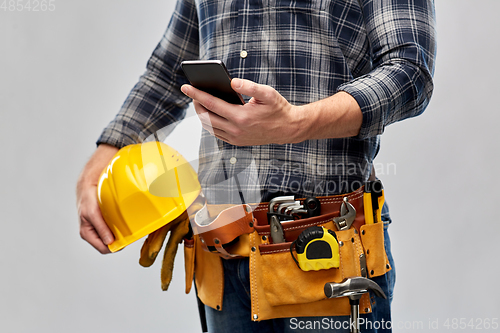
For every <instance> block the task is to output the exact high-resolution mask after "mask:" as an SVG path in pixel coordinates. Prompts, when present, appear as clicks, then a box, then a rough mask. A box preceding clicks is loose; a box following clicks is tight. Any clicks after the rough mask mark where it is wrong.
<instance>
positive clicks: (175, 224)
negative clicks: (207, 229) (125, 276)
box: [139, 212, 189, 290]
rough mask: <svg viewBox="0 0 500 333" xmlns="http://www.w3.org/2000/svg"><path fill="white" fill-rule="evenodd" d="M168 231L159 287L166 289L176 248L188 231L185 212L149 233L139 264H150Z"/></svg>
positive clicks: (147, 265)
mask: <svg viewBox="0 0 500 333" xmlns="http://www.w3.org/2000/svg"><path fill="white" fill-rule="evenodd" d="M169 231H170V237H169V239H168V242H167V245H166V247H165V251H164V254H163V263H162V267H161V289H162V290H167V289H168V286H169V285H170V282H171V281H172V272H173V270H174V259H175V255H176V253H177V248H178V246H179V244H180V243H182V239H183V238H184V236H186V235H187V234H188V232H189V216H188V214H187V212H184V213H182V214H181V215H180V216H179V217H177V218H176V219H175V220H173V221H171V222H169V223H168V224H166V225H165V226H163V227H161V228H160V229H158V230H156V231H155V232H152V233H151V234H149V236H148V237H147V238H146V240H145V241H144V244H143V245H142V248H141V257H140V259H139V264H140V265H141V266H143V267H149V266H151V265H152V264H153V263H154V262H155V260H156V257H157V256H158V253H159V252H160V250H161V248H162V246H163V243H164V242H165V238H166V237H167V234H168V232H169Z"/></svg>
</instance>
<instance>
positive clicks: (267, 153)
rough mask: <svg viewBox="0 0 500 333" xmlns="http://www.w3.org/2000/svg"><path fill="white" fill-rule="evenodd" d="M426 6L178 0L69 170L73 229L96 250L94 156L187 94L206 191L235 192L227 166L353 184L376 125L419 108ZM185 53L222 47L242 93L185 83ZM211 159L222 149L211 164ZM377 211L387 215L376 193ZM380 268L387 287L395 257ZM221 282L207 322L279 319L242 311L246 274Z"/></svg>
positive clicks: (219, 195)
mask: <svg viewBox="0 0 500 333" xmlns="http://www.w3.org/2000/svg"><path fill="white" fill-rule="evenodd" d="M434 19H435V18H434V3H433V1H432V0H316V1H315V0H245V1H243V0H241V1H236V0H225V1H223V0H220V1H218V0H178V2H177V6H176V9H175V12H174V14H173V16H172V18H171V21H170V24H169V26H168V29H167V31H166V33H165V35H164V36H163V38H162V40H161V41H160V43H159V44H158V46H157V47H156V49H155V50H154V52H153V54H152V56H151V58H150V60H149V62H148V64H147V70H146V72H145V73H144V75H143V76H142V77H141V78H140V80H139V82H138V83H137V84H136V86H135V87H134V88H133V90H132V91H131V93H130V95H129V96H128V98H127V99H126V101H125V103H124V105H123V106H122V108H121V110H120V112H119V113H118V114H117V116H116V117H115V119H114V120H113V121H111V123H110V124H109V125H108V126H107V127H106V128H105V129H104V131H103V132H102V134H101V136H100V138H99V139H98V142H97V144H98V148H97V150H96V152H95V154H94V155H93V157H92V158H91V160H90V161H89V163H88V164H87V166H86V167H85V169H84V171H83V172H82V175H81V176H80V179H79V182H78V206H79V215H80V220H81V234H82V237H83V238H84V239H85V240H87V241H88V242H89V243H90V244H92V245H93V246H94V247H95V248H96V249H97V250H99V251H100V252H101V253H107V252H108V249H107V247H106V244H109V243H111V242H112V241H113V236H112V234H111V232H110V231H109V229H108V228H107V227H106V225H105V223H104V221H103V220H102V216H100V214H99V211H98V209H97V211H96V207H98V206H97V201H96V198H95V196H96V195H95V193H96V192H95V186H96V184H97V178H98V176H99V174H100V172H101V170H102V169H103V168H104V166H105V165H106V164H107V163H108V162H109V160H110V159H111V157H112V156H113V155H114V154H115V153H116V151H117V149H118V148H121V147H123V146H125V145H128V144H133V143H138V142H143V141H144V140H145V139H146V138H148V137H151V135H153V134H154V133H155V132H158V133H161V131H160V130H161V129H162V128H165V127H166V126H169V125H171V124H173V123H175V122H177V121H180V120H181V119H182V118H183V117H184V115H185V110H186V108H187V106H188V104H189V103H190V102H192V101H193V103H194V107H195V110H196V112H197V114H198V116H199V118H200V120H201V122H202V125H203V128H204V130H203V133H202V140H201V146H200V165H199V171H198V172H199V179H200V183H201V185H202V187H203V190H204V194H205V195H206V197H207V199H208V202H210V203H241V201H240V198H238V197H236V195H234V196H233V195H231V194H228V193H233V192H235V191H232V188H233V185H234V184H233V183H232V182H231V181H226V182H224V181H223V180H231V179H233V178H234V177H233V176H234V175H238V179H239V180H240V182H239V183H240V184H239V185H240V186H241V190H242V191H243V192H244V193H246V194H248V197H252V198H259V200H260V201H261V202H266V201H269V199H271V198H273V197H275V196H278V195H283V194H296V195H298V196H299V197H309V196H325V195H334V194H340V193H347V192H350V191H353V190H355V189H356V188H358V187H359V186H360V185H361V184H363V183H364V182H365V181H367V180H368V178H369V177H370V175H371V173H372V163H373V159H374V157H375V156H376V154H377V152H378V149H379V136H380V134H382V133H383V131H384V128H385V126H387V125H389V124H391V123H394V122H397V121H400V120H403V119H406V118H410V117H414V116H417V115H419V114H421V113H422V112H423V111H424V109H425V108H426V106H427V105H428V103H429V100H430V97H431V94H432V90H433V82H432V75H433V71H434V60H435V53H436V49H435V48H436V45H435V31H434V24H435V22H434ZM194 59H203V60H209V59H219V60H222V61H223V62H224V63H225V64H226V67H227V68H228V70H229V72H230V74H231V76H232V77H234V78H235V79H233V81H232V87H233V89H234V90H235V91H237V92H239V93H241V94H242V95H244V96H245V99H246V104H245V105H244V106H239V105H231V104H227V103H225V102H223V101H222V100H219V99H216V98H215V97H213V96H210V95H208V94H206V93H204V92H202V91H200V90H197V89H195V88H194V87H192V86H190V85H189V84H188V80H187V79H186V77H185V75H184V73H183V71H182V69H181V67H180V63H181V62H182V61H184V60H194ZM221 161H231V163H226V164H225V165H226V166H227V167H225V168H221ZM233 162H234V163H233ZM249 165H252V166H253V167H252V168H249V167H248V166H249ZM249 170H251V171H249ZM254 176H256V177H254ZM372 176H373V175H372ZM252 201H254V200H252ZM383 212H384V219H385V221H386V222H387V224H388V222H389V221H390V220H389V216H388V210H387V206H384V211H383ZM386 231H387V230H386ZM385 236H386V250H387V252H388V256H389V259H390V261H392V257H391V255H390V246H389V238H388V235H387V232H386V233H385ZM391 265H392V267H393V268H394V265H393V263H392V262H391ZM245 266H248V261H246V263H245V260H242V261H239V260H230V261H228V260H225V262H224V267H225V270H226V272H234V271H237V270H238V269H244V270H246V274H248V267H245ZM225 274H226V276H229V275H230V273H225ZM381 278H382V279H381V280H384V281H378V280H377V282H378V283H379V284H380V285H381V286H382V287H383V288H385V290H384V291H385V292H386V294H388V295H390V296H391V297H392V288H393V283H394V269H393V270H392V271H390V272H388V273H387V274H386V276H383V277H381ZM229 279H230V278H226V280H229ZM228 283H229V282H228V281H226V286H225V294H224V304H225V308H226V309H229V308H231V309H232V310H231V312H229V311H216V310H214V309H211V308H208V307H207V311H208V312H207V316H208V322H209V325H211V327H212V329H213V330H214V331H215V332H225V331H226V330H227V332H246V331H247V330H248V331H249V332H253V331H259V332H267V331H266V329H267V330H269V331H273V325H274V329H275V330H276V327H280V330H281V329H282V330H284V331H286V330H287V329H291V328H290V327H291V326H292V325H290V324H289V322H287V321H286V320H273V321H270V322H269V323H267V322H259V323H257V322H250V315H249V310H248V308H247V307H248V304H247V303H248V302H249V300H248V297H247V295H246V293H245V292H244V290H245V287H244V284H245V283H246V282H245V281H244V279H243V281H240V280H238V281H237V283H242V285H241V287H234V286H233V289H235V290H233V292H234V294H236V295H238V294H239V293H241V294H242V297H234V300H233V301H234V304H232V303H231V301H230V300H229V299H231V297H232V296H231V295H229V290H230V289H231V288H229V287H228V286H227V284H228ZM240 289H241V290H240ZM233 296H234V295H233ZM226 297H227V299H226ZM391 297H389V298H391ZM381 303H382V301H379V300H377V305H376V306H375V307H374V311H373V313H372V314H371V315H372V317H371V319H372V320H379V321H380V320H385V321H388V320H390V310H389V305H390V301H388V302H387V304H381ZM238 309H240V310H241V313H242V314H241V319H240V317H239V316H238V314H237V313H239V311H240V310H238ZM245 311H246V312H245ZM228 312H229V313H228ZM242 322H244V324H242ZM287 323H288V324H287ZM231 325H234V326H231ZM252 325H254V326H252ZM294 331H297V330H294Z"/></svg>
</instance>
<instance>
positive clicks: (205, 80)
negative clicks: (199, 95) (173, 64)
mask: <svg viewBox="0 0 500 333" xmlns="http://www.w3.org/2000/svg"><path fill="white" fill-rule="evenodd" d="M181 67H182V70H183V71H184V73H185V74H186V77H187V78H188V80H189V82H190V83H191V85H192V86H193V87H195V88H197V89H200V90H202V91H204V92H206V93H209V94H210V95H212V96H215V97H217V98H220V99H222V100H224V101H226V102H228V103H231V104H239V105H243V104H245V101H244V100H243V97H242V96H241V95H240V94H238V93H237V92H235V91H234V90H233V88H232V87H231V76H230V75H229V72H228V71H227V69H226V66H225V65H224V63H223V62H222V61H221V60H190V61H183V62H182V63H181Z"/></svg>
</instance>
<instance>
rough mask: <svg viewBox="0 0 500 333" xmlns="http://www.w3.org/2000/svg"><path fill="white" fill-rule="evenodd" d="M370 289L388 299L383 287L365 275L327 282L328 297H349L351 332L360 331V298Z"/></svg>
mask: <svg viewBox="0 0 500 333" xmlns="http://www.w3.org/2000/svg"><path fill="white" fill-rule="evenodd" d="M368 290H372V291H373V292H374V293H375V295H377V296H378V297H382V298H384V299H387V296H385V294H384V292H383V291H382V288H380V286H379V285H378V284H377V283H376V282H374V281H373V280H370V279H367V278H364V277H351V278H347V279H344V280H343V281H342V282H340V283H334V282H328V283H326V284H325V295H326V297H327V298H337V297H344V296H347V297H349V304H350V305H351V323H350V326H351V333H359V332H360V331H359V299H360V298H361V296H363V294H364V293H367V292H368Z"/></svg>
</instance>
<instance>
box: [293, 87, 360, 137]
mask: <svg viewBox="0 0 500 333" xmlns="http://www.w3.org/2000/svg"><path fill="white" fill-rule="evenodd" d="M297 108H298V112H300V113H301V117H300V123H299V131H298V132H297V133H298V138H297V139H295V140H294V141H297V142H300V141H305V140H314V139H330V138H344V137H351V136H356V135H358V133H359V130H360V128H361V124H362V121H363V114H362V112H361V109H360V107H359V105H358V103H357V102H356V100H355V99H354V98H353V97H352V96H351V95H349V94H347V93H345V92H339V93H337V94H335V95H333V96H331V97H328V98H325V99H323V100H320V101H317V102H314V103H310V104H307V105H304V106H300V107H297Z"/></svg>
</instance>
